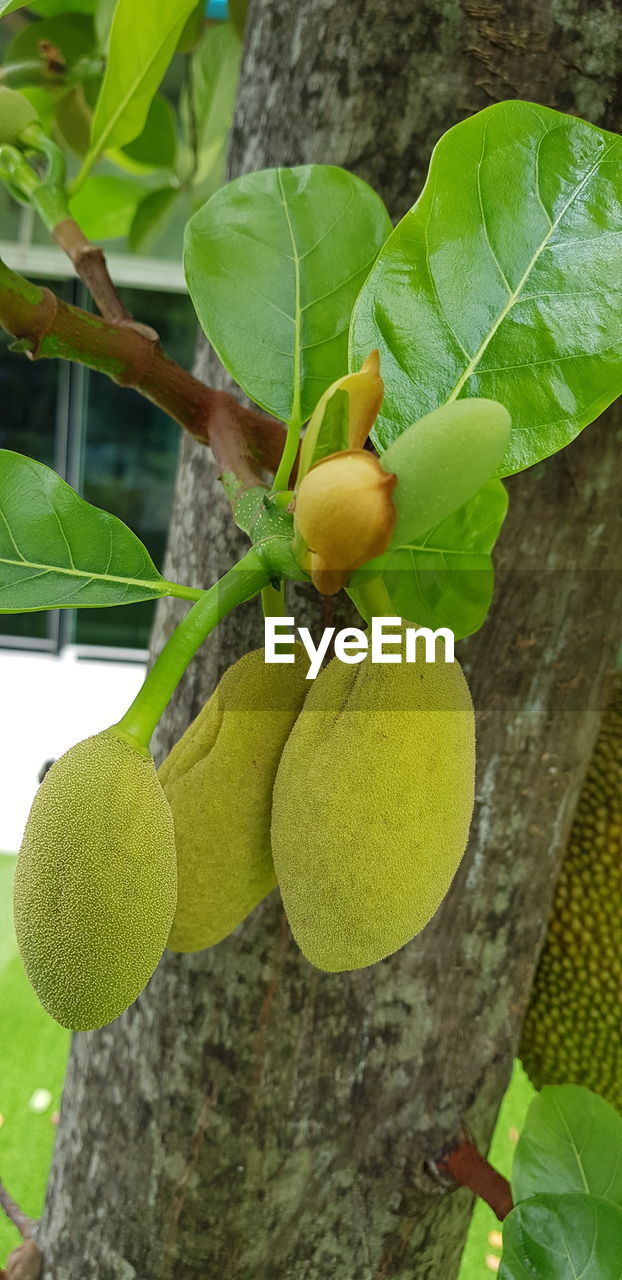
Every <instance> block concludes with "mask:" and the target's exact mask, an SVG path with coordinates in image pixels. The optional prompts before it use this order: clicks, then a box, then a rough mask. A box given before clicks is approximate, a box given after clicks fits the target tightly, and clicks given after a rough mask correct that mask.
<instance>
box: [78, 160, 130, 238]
mask: <svg viewBox="0 0 622 1280" xmlns="http://www.w3.org/2000/svg"><path fill="white" fill-rule="evenodd" d="M144 194H145V188H144V187H143V186H141V184H140V183H139V182H134V181H133V180H132V179H131V178H117V177H115V176H114V174H107V173H106V174H96V175H95V177H93V178H87V180H86V182H85V183H84V186H83V187H82V188H81V189H80V191H79V192H78V194H77V196H74V197H73V199H72V200H71V202H70V205H69V207H70V209H71V213H72V216H73V217H74V218H75V220H76V222H77V223H78V226H79V227H81V229H82V231H83V232H84V234H85V235H86V236H88V237H89V239H90V240H116V239H118V238H119V236H125V235H127V233H128V231H129V230H130V227H131V225H132V222H133V220H134V215H135V213H136V208H137V205H138V203H139V201H141V200H142V199H143V197H144Z"/></svg>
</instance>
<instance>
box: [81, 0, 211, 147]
mask: <svg viewBox="0 0 622 1280" xmlns="http://www.w3.org/2000/svg"><path fill="white" fill-rule="evenodd" d="M194 4H195V0H166V4H154V3H153V0H118V3H117V7H116V9H115V11H114V15H113V19H112V27H111V30H110V45H109V50H108V65H107V67H106V73H105V75H104V79H103V83H102V87H101V90H100V94H99V97H98V100H97V105H96V107H95V114H94V116H93V128H92V132H91V151H92V153H94V154H96V155H99V154H100V153H101V152H102V151H103V150H107V149H108V148H110V147H124V146H126V145H127V143H128V142H132V141H133V139H134V138H137V137H138V135H139V134H140V133H141V132H142V130H143V128H144V126H145V123H146V120H147V114H148V111H149V107H150V105H151V102H152V100H153V97H154V95H155V93H156V92H157V89H158V87H159V85H160V82H161V80H162V77H163V75H164V73H165V71H166V69H167V67H168V64H169V62H170V60H171V58H172V56H173V54H174V52H175V48H176V46H177V41H178V40H179V37H180V35H181V32H182V30H183V27H184V23H185V21H186V18H187V17H188V15H189V14H190V13H191V11H192V9H193V8H194Z"/></svg>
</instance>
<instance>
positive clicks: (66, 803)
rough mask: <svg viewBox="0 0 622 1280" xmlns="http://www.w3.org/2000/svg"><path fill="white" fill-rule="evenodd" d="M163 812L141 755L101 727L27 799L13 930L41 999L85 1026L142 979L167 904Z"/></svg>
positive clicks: (166, 918) (60, 1017)
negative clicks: (29, 799)
mask: <svg viewBox="0 0 622 1280" xmlns="http://www.w3.org/2000/svg"><path fill="white" fill-rule="evenodd" d="M176 887H177V876H176V867H175V842H174V832H173V819H172V816H171V811H170V809H169V806H168V804H167V801H166V799H165V797H164V793H163V791H162V788H161V786H160V783H159V782H158V778H157V774H156V770H155V766H154V763H153V760H152V759H151V757H150V756H148V757H147V756H144V755H142V754H141V753H140V751H138V750H137V749H136V748H135V747H133V746H131V745H130V743H129V742H126V741H124V740H123V739H122V738H119V737H118V736H117V735H116V733H115V732H114V730H111V729H107V730H105V732H104V733H99V734H97V735H96V736H95V737H93V738H87V739H85V741H84V742H79V743H78V744H77V746H75V747H72V748H71V750H70V751H67V752H66V753H65V755H63V756H61V757H60V759H59V760H57V761H56V763H55V764H54V765H52V768H51V769H50V770H49V772H48V773H47V774H46V776H45V778H44V780H43V782H42V783H41V786H40V788H39V790H38V792H37V794H36V796H35V800H34V803H33V806H32V809H31V811H30V816H29V818H28V822H27V825H26V831H25V833H24V839H23V842H22V847H21V849H20V853H19V858H18V862H17V869H16V873H15V888H14V909H15V930H16V933H17V941H18V945H19V949H20V952H21V956H22V960H23V962H24V967H25V969H26V973H27V974H28V977H29V979H30V982H31V983H32V986H33V987H34V989H35V991H36V993H37V995H38V997H39V1000H40V1001H41V1004H42V1005H43V1006H44V1008H45V1009H47V1011H48V1013H50V1014H51V1015H52V1017H53V1018H55V1019H56V1021H57V1022H60V1023H61V1024H62V1026H64V1027H69V1028H70V1029H71V1030H72V1031H90V1030H93V1029H95V1028H96V1027H101V1026H104V1025H105V1024H106V1023H108V1022H111V1021H112V1020H113V1018H116V1017H118V1015H119V1014H120V1013H122V1012H123V1010H124V1009H127V1007H128V1006H129V1005H130V1004H132V1003H133V1001H134V1000H135V999H136V997H137V996H138V995H139V994H140V992H141V991H142V989H143V987H144V986H145V985H146V983H147V982H148V981H149V978H150V977H151V975H152V973H153V971H154V969H155V968H156V965H157V964H158V961H159V959H160V957H161V955H162V952H163V951H164V948H165V945H166V939H167V937H168V934H169V930H170V927H171V922H172V919H173V913H174V911H175V903H176V896H177V894H176Z"/></svg>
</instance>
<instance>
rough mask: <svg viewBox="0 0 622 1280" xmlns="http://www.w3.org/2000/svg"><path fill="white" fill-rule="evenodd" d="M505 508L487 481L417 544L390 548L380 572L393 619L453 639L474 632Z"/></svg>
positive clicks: (499, 489) (496, 486)
mask: <svg viewBox="0 0 622 1280" xmlns="http://www.w3.org/2000/svg"><path fill="white" fill-rule="evenodd" d="M507 507H508V499H507V494H506V491H505V489H504V486H503V485H502V484H501V481H500V480H489V481H488V483H487V484H485V485H484V486H483V488H482V489H480V490H479V493H476V494H475V496H474V497H473V498H471V499H470V500H469V502H466V503H465V504H464V506H462V507H460V508H459V509H458V510H457V511H454V512H453V513H452V514H451V515H450V516H448V517H447V518H446V519H445V520H443V521H442V522H441V523H440V524H439V525H437V527H436V528H435V529H432V530H431V531H430V532H429V533H427V534H425V535H424V536H423V537H421V538H420V539H418V541H417V542H416V543H412V544H410V545H408V546H403V547H395V548H393V549H392V550H390V551H389V552H388V553H387V554H386V556H385V557H383V561H382V568H383V576H384V580H385V583H386V587H387V590H388V593H389V596H390V597H391V601H392V603H393V606H394V609H395V613H396V615H398V616H399V617H401V618H406V619H408V621H410V622H413V623H416V624H417V625H418V626H421V627H432V628H433V629H434V630H436V628H437V627H449V628H450V629H451V630H452V631H453V632H454V634H455V637H456V639H457V640H459V639H461V637H463V636H470V635H472V634H473V633H474V632H475V631H477V630H479V628H480V627H481V625H482V623H483V621H484V619H485V617H486V614H487V613H488V610H489V608H490V602H491V600H492V593H493V586H494V572H493V567H492V560H491V558H490V553H491V551H492V549H493V547H494V544H495V542H496V540H497V538H498V536H499V532H500V529H501V526H502V524H503V521H504V520H505V516H506V512H507ZM364 572H365V570H361V573H364ZM367 572H369V568H368V569H367ZM354 582H355V583H356V575H355V578H354Z"/></svg>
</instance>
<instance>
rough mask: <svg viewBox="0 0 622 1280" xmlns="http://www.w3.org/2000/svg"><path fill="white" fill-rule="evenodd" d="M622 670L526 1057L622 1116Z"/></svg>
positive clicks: (532, 1012) (554, 925) (582, 811)
mask: <svg viewBox="0 0 622 1280" xmlns="http://www.w3.org/2000/svg"><path fill="white" fill-rule="evenodd" d="M621 853H622V673H619V674H618V676H617V677H616V680H615V683H614V688H613V694H612V697H611V701H610V702H609V705H608V707H607V708H606V710H605V713H604V715H603V718H602V723H601V728H600V733H599V735H598V739H597V742H596V746H595V748H594V753H593V756H592V759H591V762H590V766H589V769H588V771H587V774H586V777H585V782H584V783H583V787H582V789H581V794H580V796H579V801H578V804H577V809H576V813H575V816H574V819H573V823H572V828H571V831H570V837H569V840H568V847H567V849H566V852H565V854H564V860H563V862H562V866H561V871H560V875H559V880H558V882H557V888H556V890H555V899H554V902H553V908H552V911H551V916H550V918H549V924H548V930H547V934H546V938H545V941H544V947H543V948H542V952H541V954H540V959H539V961H538V967H537V969H536V975H535V979H534V984H533V987H532V990H531V995H530V998H529V1006H528V1009H527V1013H526V1016H525V1021H524V1024H523V1029H522V1038H521V1044H520V1048H519V1057H520V1058H521V1059H522V1062H523V1066H524V1068H525V1070H526V1071H527V1073H528V1075H529V1076H530V1078H531V1080H532V1081H533V1083H534V1084H535V1086H536V1088H537V1089H541V1088H542V1086H543V1085H547V1084H566V1083H569V1084H579V1085H583V1086H584V1087H585V1088H587V1089H592V1090H593V1091H594V1093H600V1094H602V1096H603V1098H606V1099H607V1101H608V1102H610V1103H611V1105H612V1106H614V1107H617V1109H618V1111H620V1112H621V1113H622V1023H621V1021H620V993H621V992H622V915H621V914H620V896H621V891H622V857H621Z"/></svg>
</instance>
